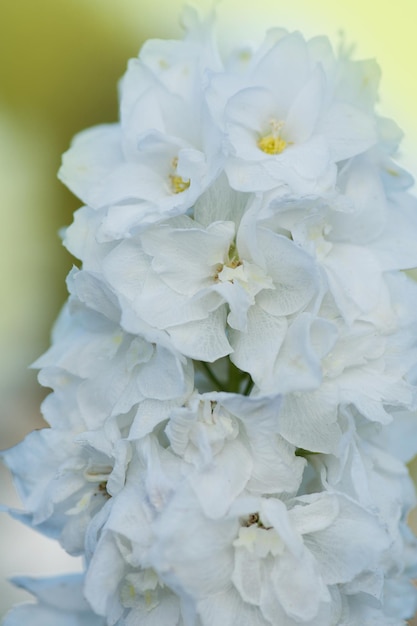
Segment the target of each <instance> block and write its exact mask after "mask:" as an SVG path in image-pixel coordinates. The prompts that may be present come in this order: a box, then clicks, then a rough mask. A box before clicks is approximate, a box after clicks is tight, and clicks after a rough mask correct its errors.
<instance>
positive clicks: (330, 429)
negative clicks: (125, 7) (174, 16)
mask: <svg viewBox="0 0 417 626" xmlns="http://www.w3.org/2000/svg"><path fill="white" fill-rule="evenodd" d="M184 15H185V22H186V35H185V37H184V39H183V40H181V41H159V40H158V41H149V42H147V43H146V44H145V45H144V46H143V48H142V50H141V52H140V55H139V57H138V58H136V59H133V60H131V61H130V62H129V65H128V69H127V72H126V74H125V76H124V78H123V79H122V82H121V85H120V122H119V123H115V124H109V125H102V126H99V127H96V128H93V129H90V130H87V131H85V132H83V133H81V134H80V135H78V136H77V137H76V138H75V140H74V142H73V144H72V146H71V148H70V149H69V151H68V152H67V153H66V154H65V155H64V157H63V165H62V168H61V170H60V178H61V180H62V181H63V182H64V183H65V184H66V185H67V186H68V187H69V188H70V189H71V190H72V191H73V192H74V193H75V194H76V195H77V196H79V198H80V199H81V200H82V202H83V203H85V206H83V207H82V208H81V209H80V210H79V211H78V212H77V213H76V214H75V219H74V222H73V224H72V225H71V226H70V227H69V228H68V229H67V230H66V232H65V236H64V243H65V245H66V247H67V248H68V250H69V251H70V252H71V253H72V254H73V255H74V256H75V257H77V258H78V259H79V260H80V261H81V263H80V267H75V268H74V269H73V270H72V271H71V272H70V274H69V277H68V289H69V293H70V296H69V299H68V302H67V304H66V306H65V307H64V309H63V311H62V314H61V315H60V318H59V320H58V322H57V324H56V327H55V330H54V335H53V344H52V347H51V348H50V349H49V350H48V352H47V353H46V354H45V355H44V356H42V357H41V358H40V359H39V361H38V362H37V363H36V365H37V366H38V367H39V368H41V372H40V382H41V384H42V385H45V386H47V387H50V388H52V393H51V394H50V395H49V396H48V397H47V399H46V401H45V402H44V405H43V413H44V416H45V419H46V420H47V422H48V423H49V424H50V428H47V429H44V430H40V431H36V432H33V433H31V434H30V435H29V436H28V437H27V438H26V440H25V441H24V442H22V443H21V444H19V445H18V446H16V447H15V448H13V449H11V450H8V451H6V452H5V453H4V454H3V458H4V459H5V462H6V464H7V466H8V467H9V468H10V470H11V471H12V473H13V475H14V477H15V480H16V484H17V486H18V488H19V491H20V493H21V496H22V499H23V503H24V509H25V510H24V511H23V512H18V511H13V512H12V513H13V515H14V516H15V517H17V518H19V519H21V520H23V521H24V522H26V523H28V524H30V525H31V526H33V527H34V528H35V529H37V530H39V531H41V532H42V533H45V534H47V535H49V536H52V537H55V538H56V539H57V540H58V541H59V542H60V543H61V545H62V546H63V547H64V548H65V550H67V551H68V552H69V553H70V554H74V555H83V556H84V563H85V571H84V572H83V573H82V574H80V575H79V576H75V577H62V578H56V579H48V580H45V581H42V580H41V581H36V580H30V579H26V578H23V579H22V578H20V579H18V580H17V584H19V585H21V586H23V587H25V588H27V589H29V590H31V591H32V592H33V593H34V594H35V595H36V596H37V598H38V603H37V604H32V605H24V606H21V607H18V608H16V609H14V610H12V612H11V613H10V614H9V617H8V618H7V619H6V622H5V624H6V626H15V625H16V626H23V625H26V624H27V625H28V626H29V625H30V626H67V625H69V624H71V625H77V626H102V625H103V626H104V625H106V626H116V625H117V626H142V625H143V626H219V625H221V626H236V625H238V626H295V625H296V624H302V625H304V626H336V625H337V626H400V625H403V624H405V623H406V621H405V620H407V619H408V618H410V617H411V616H412V615H413V614H414V612H415V610H416V608H417V589H416V588H415V586H414V585H413V582H412V580H413V578H414V577H416V576H417V542H416V539H415V537H414V536H413V535H412V533H411V531H410V529H409V527H408V526H407V516H408V513H409V511H410V509H411V508H413V507H414V505H415V493H414V487H413V483H412V481H411V479H410V476H409V474H408V470H407V466H406V463H407V462H408V461H409V460H410V459H411V458H413V457H414V455H415V454H416V453H417V436H416V434H417V413H416V406H417V385H416V380H417V333H416V328H417V284H416V283H415V282H413V280H412V279H411V278H409V277H408V276H407V274H406V273H404V272H403V270H405V269H409V268H413V267H415V266H417V245H416V238H417V200H416V199H415V198H414V197H413V196H412V195H411V194H410V192H409V188H410V186H411V184H412V179H411V177H410V175H409V174H407V173H406V172H404V171H403V170H402V169H401V168H400V167H399V166H398V165H397V163H396V162H395V161H394V160H393V157H394V156H395V153H396V150H397V147H398V144H399V141H400V139H401V132H400V131H399V129H398V128H397V126H396V125H395V124H394V123H393V122H392V121H390V120H387V119H385V118H382V117H381V116H379V115H378V114H377V113H376V112H375V101H376V99H377V87H378V80H379V70H378V67H377V66H376V64H375V63H374V62H373V61H354V60H352V59H351V58H350V57H349V55H346V54H343V53H341V54H339V56H337V55H335V54H334V53H333V51H332V48H331V46H330V44H329V42H328V40H327V39H326V38H323V37H317V38H314V39H311V40H309V41H306V40H305V39H304V38H303V37H302V36H301V35H300V34H299V33H287V32H285V31H283V30H281V29H275V30H271V31H269V32H268V33H267V35H266V38H265V40H264V41H263V43H262V44H261V45H260V46H259V47H258V48H256V49H251V48H249V47H243V48H241V49H236V50H234V51H233V52H232V53H230V54H228V55H222V54H220V52H219V50H218V48H217V45H216V42H215V38H214V34H213V30H214V28H213V23H212V22H213V18H212V16H210V17H209V18H205V19H200V18H199V17H198V16H197V14H196V13H195V12H193V11H192V10H188V11H186V12H185V14H184Z"/></svg>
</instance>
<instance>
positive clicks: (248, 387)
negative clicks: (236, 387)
mask: <svg viewBox="0 0 417 626" xmlns="http://www.w3.org/2000/svg"><path fill="white" fill-rule="evenodd" d="M254 384H255V383H254V382H253V380H252V378H251V377H250V375H249V374H248V380H247V381H246V385H245V388H244V390H243V395H244V396H248V395H249V394H250V392H251V391H252V389H253V386H254Z"/></svg>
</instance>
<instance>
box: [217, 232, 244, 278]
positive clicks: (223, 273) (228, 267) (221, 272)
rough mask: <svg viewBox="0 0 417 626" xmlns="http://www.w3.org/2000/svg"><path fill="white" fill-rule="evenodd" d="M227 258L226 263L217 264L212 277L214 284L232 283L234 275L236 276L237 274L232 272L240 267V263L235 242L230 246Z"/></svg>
mask: <svg viewBox="0 0 417 626" xmlns="http://www.w3.org/2000/svg"><path fill="white" fill-rule="evenodd" d="M227 256H228V259H227V261H226V263H219V264H218V265H217V266H216V273H215V275H214V280H215V281H216V282H219V281H220V282H225V281H230V282H233V280H234V278H235V275H236V276H237V274H236V273H235V272H234V271H233V270H235V269H236V268H238V267H241V266H242V261H241V260H240V259H239V254H238V251H237V248H236V244H235V242H233V243H232V244H231V245H230V248H229V251H228V253H227ZM242 270H243V268H242Z"/></svg>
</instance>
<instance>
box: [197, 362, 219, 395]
mask: <svg viewBox="0 0 417 626" xmlns="http://www.w3.org/2000/svg"><path fill="white" fill-rule="evenodd" d="M199 363H200V365H201V366H202V367H203V369H204V370H205V372H206V374H207V376H208V377H209V379H210V380H211V382H212V383H213V384H214V385H215V386H216V387H217V391H222V389H223V385H222V384H221V382H220V381H219V379H218V378H217V376H216V375H215V374H213V372H212V371H211V369H210V368H209V366H208V364H207V363H206V362H205V361H200V362H199Z"/></svg>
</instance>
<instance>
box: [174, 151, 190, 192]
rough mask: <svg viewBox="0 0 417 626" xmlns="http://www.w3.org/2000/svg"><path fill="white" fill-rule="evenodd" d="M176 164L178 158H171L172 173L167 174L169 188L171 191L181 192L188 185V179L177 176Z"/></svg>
mask: <svg viewBox="0 0 417 626" xmlns="http://www.w3.org/2000/svg"><path fill="white" fill-rule="evenodd" d="M177 166H178V158H177V157H175V159H172V170H173V173H172V174H170V175H169V180H170V183H171V189H172V191H173V193H182V192H183V191H185V190H186V189H188V187H189V186H190V181H189V180H184V179H183V177H182V176H178V174H177V173H176V171H177Z"/></svg>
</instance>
